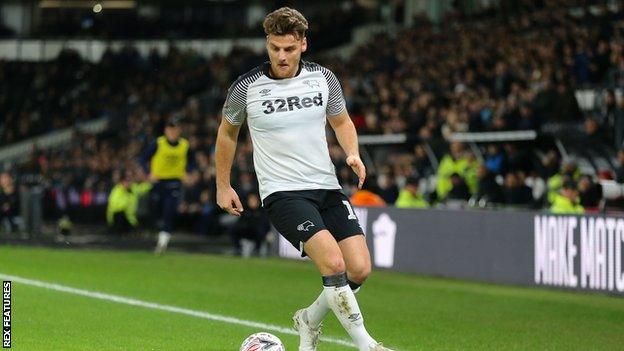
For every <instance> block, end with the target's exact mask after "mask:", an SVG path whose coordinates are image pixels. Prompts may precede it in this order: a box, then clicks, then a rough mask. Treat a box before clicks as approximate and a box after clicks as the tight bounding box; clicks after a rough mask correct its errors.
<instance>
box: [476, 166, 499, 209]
mask: <svg viewBox="0 0 624 351" xmlns="http://www.w3.org/2000/svg"><path fill="white" fill-rule="evenodd" d="M477 179H478V186H477V194H476V195H475V200H476V201H477V203H482V202H484V203H485V204H488V203H504V197H503V190H502V188H501V186H500V185H499V184H498V183H497V182H496V176H495V175H494V174H493V173H492V172H490V170H489V169H488V168H487V167H486V166H485V165H479V168H478V169H477Z"/></svg>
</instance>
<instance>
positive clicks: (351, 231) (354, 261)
mask: <svg viewBox="0 0 624 351" xmlns="http://www.w3.org/2000/svg"><path fill="white" fill-rule="evenodd" d="M323 202H324V204H323V205H324V207H323V209H322V212H321V216H322V218H323V222H324V223H325V225H326V226H327V228H328V229H329V231H330V233H332V235H333V236H334V238H338V239H337V241H338V245H339V247H340V250H341V252H342V255H343V258H344V261H345V265H346V269H347V279H348V280H349V285H350V286H351V288H352V290H353V292H354V293H357V292H358V291H359V287H360V285H362V283H363V282H364V280H365V279H366V277H367V276H368V274H369V273H370V255H369V253H368V248H366V240H365V237H364V235H362V232H363V231H362V228H360V225H359V222H358V220H357V217H356V216H355V213H354V212H353V208H352V207H351V205H350V203H349V199H348V198H347V197H346V196H344V195H343V194H342V193H340V192H339V191H328V192H326V195H325V198H324V201H323ZM347 205H348V206H347ZM353 238H354V239H353ZM358 238H359V239H358ZM329 310H330V308H329V305H328V304H327V301H326V299H325V298H324V297H323V296H322V295H321V296H319V297H318V298H317V299H316V301H314V303H313V304H311V305H310V306H309V307H308V308H307V315H308V318H309V321H310V323H311V324H312V325H319V324H320V323H321V321H322V320H323V319H325V316H326V315H327V313H328V312H329Z"/></svg>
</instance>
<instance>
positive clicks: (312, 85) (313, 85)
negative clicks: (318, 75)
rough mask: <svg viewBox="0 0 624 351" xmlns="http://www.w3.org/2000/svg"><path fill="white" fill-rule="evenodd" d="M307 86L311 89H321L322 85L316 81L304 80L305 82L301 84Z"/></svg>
mask: <svg viewBox="0 0 624 351" xmlns="http://www.w3.org/2000/svg"><path fill="white" fill-rule="evenodd" d="M301 83H303V84H305V85H307V86H309V87H310V88H320V87H321V84H320V83H319V81H318V80H316V79H308V80H304V81H303V82H301Z"/></svg>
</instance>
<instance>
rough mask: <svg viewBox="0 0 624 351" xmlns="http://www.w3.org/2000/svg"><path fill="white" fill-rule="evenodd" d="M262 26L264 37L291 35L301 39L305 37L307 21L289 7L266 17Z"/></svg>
mask: <svg viewBox="0 0 624 351" xmlns="http://www.w3.org/2000/svg"><path fill="white" fill-rule="evenodd" d="M262 26H263V27H264V32H265V33H266V35H270V34H273V35H287V34H292V35H294V36H295V37H296V38H297V39H301V38H303V37H305V32H306V30H307V29H308V21H307V20H306V19H305V17H303V15H302V14H301V12H299V11H297V10H295V9H291V8H290V7H282V8H280V9H277V10H275V11H273V12H271V13H269V14H268V15H266V17H265V18H264V23H263V24H262Z"/></svg>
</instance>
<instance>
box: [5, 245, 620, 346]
mask: <svg viewBox="0 0 624 351" xmlns="http://www.w3.org/2000/svg"><path fill="white" fill-rule="evenodd" d="M0 274H8V275H14V276H19V277H23V278H28V279H33V280H39V281H45V282H49V283H55V284H59V285H63V286H69V287H72V288H77V289H85V290H89V291H95V292H101V293H106V294H112V295H119V296H123V297H127V298H133V299H138V300H142V301H148V302H153V303H158V304H163V305H170V306H176V307H181V308H186V309H191V310H197V311H202V312H207V313H213V314H219V315H224V316H230V317H235V318H240V319H245V320H252V321H256V322H260V323H266V324H272V325H278V326H283V327H289V326H290V324H291V323H290V318H291V315H292V313H293V312H294V311H295V310H296V309H298V308H301V307H302V306H305V305H307V304H309V303H310V302H311V301H313V299H314V298H316V295H317V294H318V293H319V292H320V290H321V284H320V278H319V276H318V274H317V273H316V271H315V269H314V267H313V265H312V264H311V263H309V262H295V261H289V260H281V259H247V260H245V259H237V258H233V257H221V256H211V255H197V254H183V253H173V252H172V253H167V254H166V255H165V256H163V257H155V256H153V255H151V254H149V253H147V252H114V251H95V250H58V249H56V250H53V249H41V248H24V247H13V246H0ZM358 300H359V302H360V306H361V308H362V310H363V312H364V317H365V321H366V325H367V327H368V329H369V331H370V332H371V334H372V335H373V336H375V337H376V338H377V339H379V340H380V341H383V342H384V343H385V344H386V345H388V346H390V347H393V348H397V349H398V350H401V351H407V350H622V349H624V299H622V298H618V297H609V296H603V295H596V294H577V293H569V292H561V291H551V290H546V289H527V288H517V287H505V286H497V285H489V284H479V283H471V282H464V281H454V280H447V279H439V278H425V277H420V276H413V275H406V274H397V273H391V272H386V271H374V272H373V274H372V275H371V277H370V278H369V281H368V282H367V283H366V284H365V285H364V287H363V289H362V291H361V292H360V293H359V294H358ZM12 304H13V307H12V343H13V348H12V349H14V350H234V351H236V350H238V347H239V346H240V344H241V342H242V341H243V340H244V339H245V337H246V336H248V335H249V334H252V333H254V332H258V331H261V329H259V328H252V327H246V326H241V325H234V324H228V323H224V322H217V321H213V320H208V319H203V318H198V317H193V316H188V315H184V314H178V313H172V312H168V311H160V310H154V309H149V308H144V307H138V306H131V305H126V304H120V303H116V302H112V301H104V300H99V299H94V298H91V297H86V296H79V295H74V294H70V293H66V292H59V291H54V290H48V289H44V288H41V287H36V286H30V285H25V284H20V283H18V282H15V283H14V284H13V291H12ZM273 333H274V334H276V335H277V336H279V337H280V338H281V339H282V341H284V343H285V345H286V349H287V350H292V351H295V350H297V342H298V338H297V337H296V336H294V335H289V334H284V333H278V332H273ZM323 335H324V336H329V337H332V338H336V339H347V335H346V333H345V332H344V331H343V330H342V329H341V328H340V326H339V324H338V323H337V321H336V319H335V318H334V317H333V316H328V318H327V319H326V321H325V327H324V329H323ZM349 349H350V348H348V347H345V346H340V345H336V344H332V343H327V342H321V344H320V345H319V348H318V350H319V351H331V350H349Z"/></svg>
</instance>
